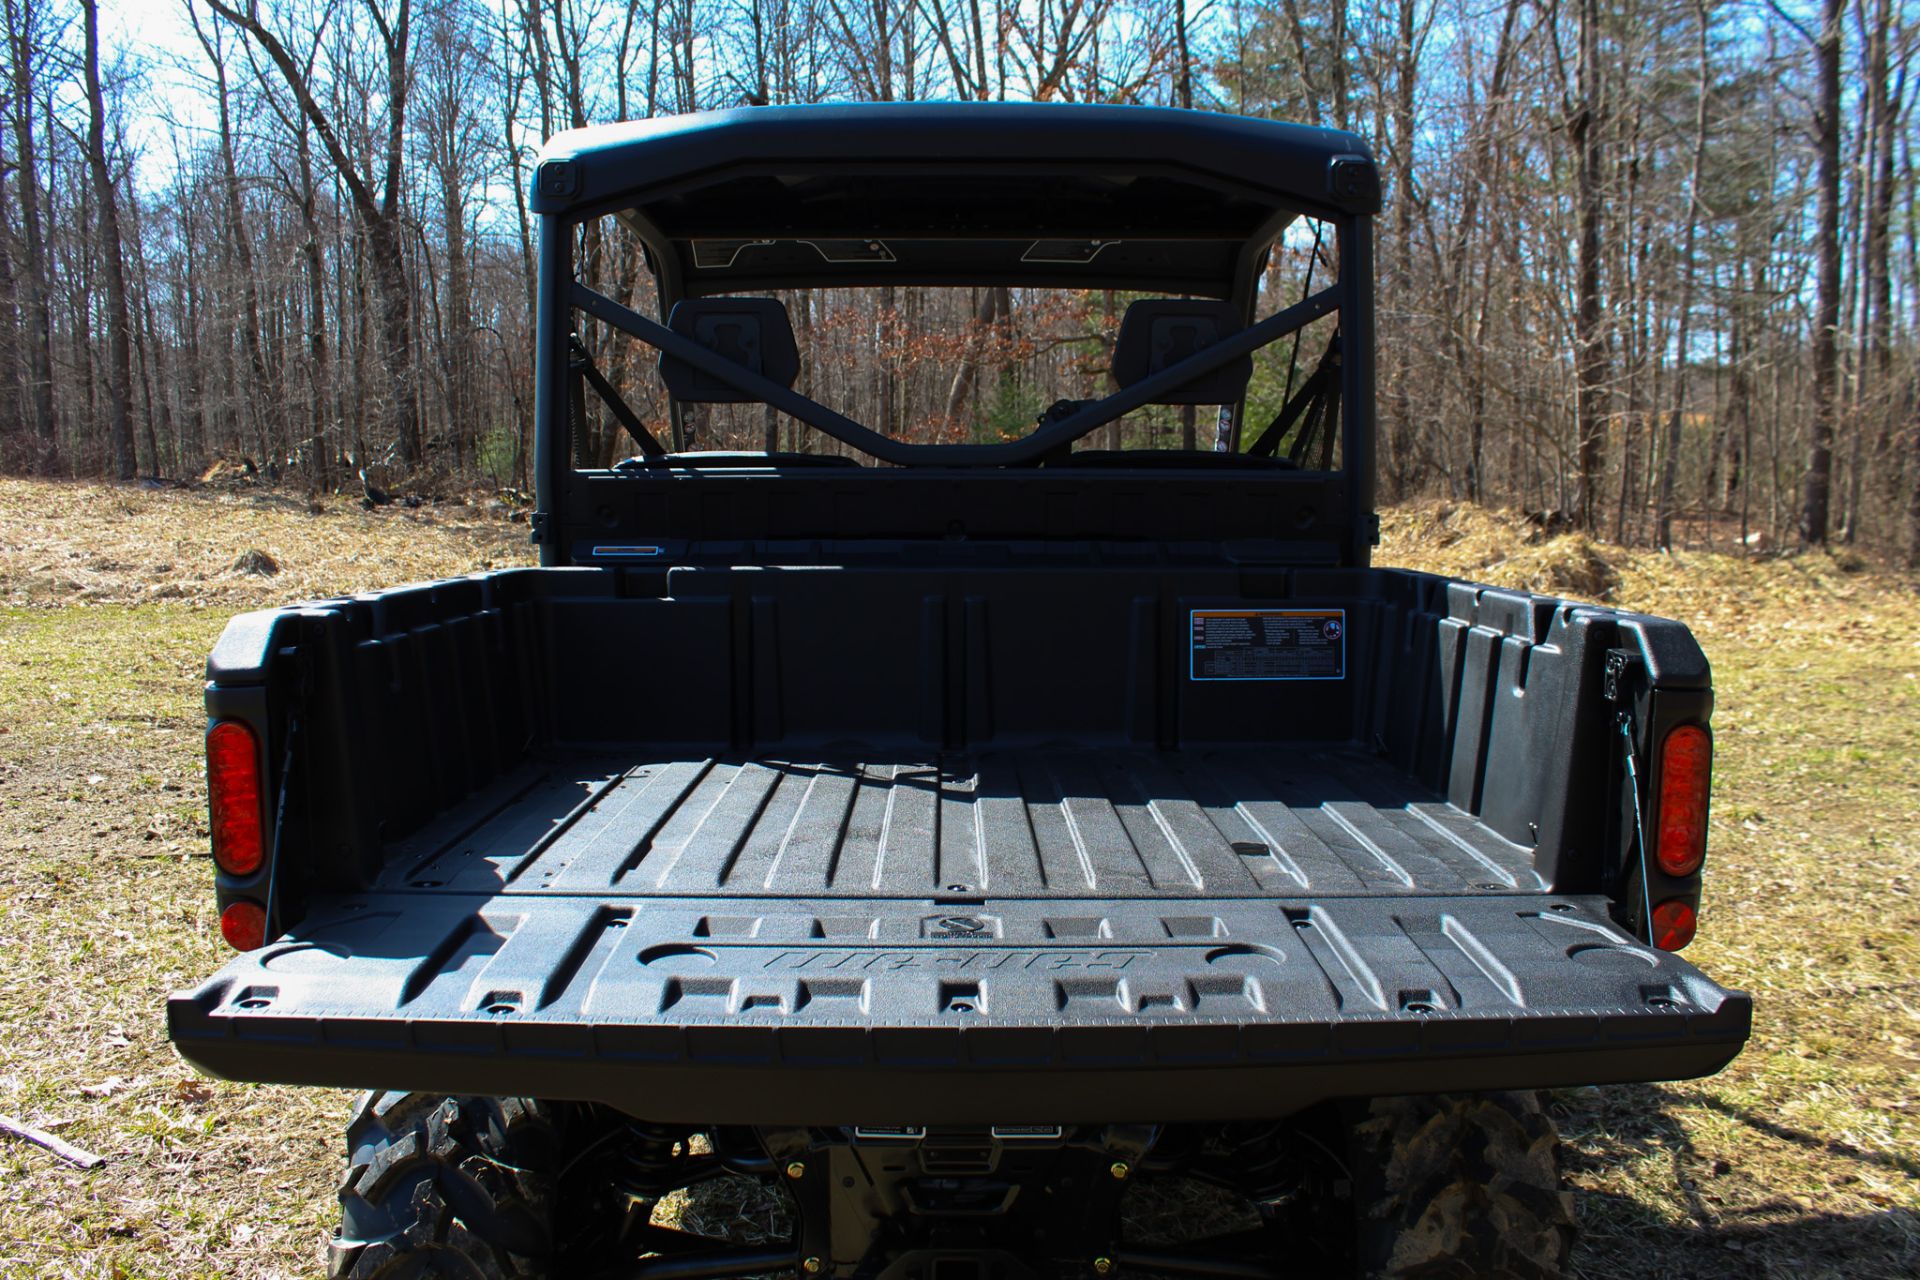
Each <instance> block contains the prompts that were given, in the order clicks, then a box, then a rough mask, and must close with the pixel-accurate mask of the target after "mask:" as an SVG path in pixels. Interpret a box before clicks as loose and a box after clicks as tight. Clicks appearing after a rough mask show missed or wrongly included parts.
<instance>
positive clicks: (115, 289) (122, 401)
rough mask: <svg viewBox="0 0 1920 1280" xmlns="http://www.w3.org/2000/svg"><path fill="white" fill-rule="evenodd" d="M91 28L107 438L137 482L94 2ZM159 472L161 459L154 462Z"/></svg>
mask: <svg viewBox="0 0 1920 1280" xmlns="http://www.w3.org/2000/svg"><path fill="white" fill-rule="evenodd" d="M80 12H81V16H82V18H83V20H84V25H85V28H86V53H85V60H84V68H85V75H86V85H87V113H88V114H87V168H88V170H89V171H90V172H91V173H92V175H93V198H94V200H95V202H96V217H97V218H98V231H99V234H98V237H97V239H98V249H99V253H100V259H101V262H102V264H103V270H104V272H105V275H106V284H107V433H108V437H109V439H110V440H111V441H112V443H113V469H114V473H115V474H116V475H118V476H119V477H120V478H121V479H122V480H131V479H133V477H134V472H135V471H136V470H137V468H138V465H139V464H138V461H137V460H136V459H135V457H134V451H133V419H132V416H131V405H132V401H133V356H132V354H131V352H132V348H131V347H130V346H129V345H128V341H129V339H128V332H127V331H128V330H129V329H130V328H131V327H132V321H131V320H130V319H129V317H128V312H127V275H126V263H125V262H124V261H123V260H122V258H121V256H120V202H119V197H118V194H117V193H116V192H115V191H114V182H113V170H112V168H111V167H110V166H109V165H108V163H107V104H106V95H105V94H104V93H103V92H102V91H101V88H100V13H99V9H98V7H97V6H96V5H95V3H94V0H81V3H80ZM154 465H155V467H156V469H157V468H158V465H159V459H158V458H155V459H154Z"/></svg>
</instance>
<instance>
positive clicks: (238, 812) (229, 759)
mask: <svg viewBox="0 0 1920 1280" xmlns="http://www.w3.org/2000/svg"><path fill="white" fill-rule="evenodd" d="M207 801H208V806H209V808H210V809H211V810H212V813H213V860H214V861H215V862H216V863H218V864H219V866H220V869H221V870H222V871H224V872H226V873H227V874H228V875H230V876H250V875H252V874H253V873H254V872H256V871H258V870H259V869H260V860H261V857H262V856H263V855H264V853H265V851H266V841H265V839H264V838H263V837H262V834H261V831H260V750H259V744H258V741H257V740H256V739H255V738H254V736H253V730H252V729H250V728H248V727H247V726H246V725H245V724H242V723H241V722H240V721H238V720H222V721H220V722H219V723H218V724H216V725H214V726H213V728H211V729H209V730H208V731H207ZM256 945H257V944H256Z"/></svg>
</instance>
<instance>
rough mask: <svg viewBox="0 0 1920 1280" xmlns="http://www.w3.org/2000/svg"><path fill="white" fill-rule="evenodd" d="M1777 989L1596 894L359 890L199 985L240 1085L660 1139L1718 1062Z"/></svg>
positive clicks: (218, 1059) (1278, 1109) (1508, 1081)
mask: <svg viewBox="0 0 1920 1280" xmlns="http://www.w3.org/2000/svg"><path fill="white" fill-rule="evenodd" d="M1750 1019H1751V1005H1750V1002H1749V1000H1748V998H1747V997H1746V996H1745V995H1744V994H1742V993H1739V992H1733V991H1728V990H1725V989H1723V988H1721V987H1719V986H1718V985H1716V984H1714V983H1713V982H1711V981H1710V980H1708V979H1707V978H1705V977H1704V976H1703V975H1701V974H1700V972H1699V971H1698V970H1696V969H1694V968H1693V967H1692V966H1691V965H1689V964H1688V963H1686V962H1685V961H1684V960H1681V959H1680V958H1678V957H1676V956H1671V955H1666V954H1663V953H1659V952H1655V951H1650V950H1648V949H1646V948H1644V947H1642V946H1640V945H1639V944H1638V943H1636V942H1634V941H1633V940H1631V939H1630V938H1628V937H1627V936H1626V935H1624V934H1623V933H1621V932H1620V931H1619V930H1618V929H1617V928H1615V927H1614V926H1613V925H1612V924H1611V923H1610V922H1608V921H1607V919H1606V916H1605V911H1604V903H1603V902H1601V901H1600V900H1597V899H1579V898H1556V897H1547V896H1540V895H1522V894H1501V895H1496V896H1489V897H1471V898H1400V899H1394V900H1384V899H1368V898H1354V899H1324V898H1323V899H1315V900H1313V901H1300V902H1287V901H1284V900H1282V901H1271V900H1269V901H1260V902H1247V901H1218V902H1206V901H1182V902H1177V903H1173V902H1164V901H1163V902H1155V903H1146V902H1139V901H1117V902H1104V903H1103V902H1074V903H1061V902H1035V901H1011V902H1001V901H993V900H989V901H987V902H982V903H966V904H955V903H934V902H918V903H916V902H886V903H875V902H872V901H827V900H823V901H812V902H792V901H781V902H775V901H764V902H756V901H743V900H742V899H740V898H731V899H724V900H714V901H711V902H702V901H691V900H676V901H657V900H653V901H641V902H638V903H631V902H629V903H622V904H619V905H615V904H612V903H609V902H605V901H596V900H592V899H587V898H575V897H569V896H560V895H547V894H542V895H538V896H534V895H526V896H514V895H503V896H498V897H486V896H478V895H476V896H471V897H469V896H466V895H427V894H402V893H392V894H378V895H370V896H363V897H360V898H356V899H341V900H338V901H336V902H333V903H330V904H328V905H327V906H325V907H324V908H323V909H321V910H318V911H316V912H314V913H312V914H310V915H309V916H308V918H307V919H306V920H305V921H303V922H302V925H301V927H300V929H299V930H298V931H297V932H296V933H295V934H294V935H291V936H289V937H287V938H285V939H282V940H281V941H279V942H277V943H275V944H273V945H271V946H269V947H267V948H265V949H263V950H261V951H258V952H254V953H250V954H248V955H245V956H241V957H239V958H237V959H235V960H234V961H233V962H231V963H230V964H229V965H228V966H227V967H226V968H225V969H224V970H222V971H221V972H220V973H219V974H218V975H216V976H215V977H214V978H213V979H211V980H210V981H208V982H207V983H205V984H204V985H202V986H201V987H200V988H198V989H197V990H194V991H190V992H183V993H180V994H178V995H175V996H174V997H173V998H172V1000H171V1001H170V1002H169V1005H168V1023H169V1028H170V1032H171V1035H172V1038H173V1040H174V1042H175V1044H176V1045H177V1046H178V1047H179V1049H180V1052H181V1053H182V1054H183V1055H184V1056H185V1057H186V1058H187V1059H188V1060H189V1061H191V1062H193V1063H195V1064H196V1065H197V1066H199V1067H201V1068H202V1069H203V1070H206V1071H208V1072H210V1073H212V1074H214V1075H218V1076H224V1077H227V1078H230V1079H241V1080H257V1081H269V1082H276V1083H286V1084H310V1085H330V1086H351V1087H380V1088H414V1089H422V1090H430V1091H434V1092H445V1093H480V1094H502V1095H533V1096H541V1097H553V1098H578V1099H592V1100H596V1101H601V1102H605V1103H608V1104H610V1105H613V1106H617V1107H620V1108H622V1109H625V1110H627V1111H629V1112H632V1113H634V1114H638V1115H642V1116H645V1117H648V1118H651V1119H656V1120H661V1121H684V1122H689V1123H726V1124H852V1123H867V1124H991V1123H1001V1124H1019V1123H1093V1122H1103V1121H1106V1122H1110V1121H1135V1120H1137V1121H1160V1122H1172V1121H1201V1120H1222V1119H1234V1118H1247V1117H1254V1116H1279V1115H1284V1114H1287V1113H1289V1112H1292V1111H1295V1110H1298V1109H1300V1108H1301V1107H1304V1106H1308V1105H1311V1104H1312V1103H1314V1102H1317V1101H1320V1100H1323V1099H1327V1098H1333V1097H1342V1096H1357V1097H1364V1096H1369V1095H1376V1094H1396V1093H1418V1092H1433V1091H1441V1090H1461V1089H1492V1088H1535V1087H1549V1086H1558V1085H1570V1084H1600V1083H1614V1082H1623V1081H1638V1080H1656V1079H1679V1078H1685V1077H1692V1076H1700V1075H1706V1074H1710V1073H1712V1072H1714V1071H1717V1070H1719V1069H1720V1068H1721V1067H1722V1066H1724V1065H1726V1063H1727V1062H1729V1061H1730V1060H1731V1059H1732V1058H1733V1057H1734V1055H1736V1054H1737V1053H1738V1052H1739V1051H1740V1048H1741V1046H1742V1045H1743V1044H1744V1043H1745V1041H1746V1038H1747V1034H1748V1029H1749V1023H1750Z"/></svg>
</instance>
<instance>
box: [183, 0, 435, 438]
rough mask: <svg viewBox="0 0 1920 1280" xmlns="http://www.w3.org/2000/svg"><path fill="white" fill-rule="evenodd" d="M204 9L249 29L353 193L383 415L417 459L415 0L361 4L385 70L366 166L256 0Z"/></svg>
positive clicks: (211, 2) (214, 1) (214, 2)
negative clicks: (410, 224)
mask: <svg viewBox="0 0 1920 1280" xmlns="http://www.w3.org/2000/svg"><path fill="white" fill-rule="evenodd" d="M207 7H208V8H210V9H212V10H213V11H214V12H215V13H217V14H219V15H220V16H221V17H222V18H224V19H226V20H227V21H228V22H230V23H232V24H233V25H234V26H236V27H238V28H239V29H240V30H242V31H244V32H246V34H247V35H248V36H250V37H251V38H252V39H253V41H254V43H255V44H256V45H257V46H258V47H259V49H260V51H261V52H262V53H264V54H265V55H266V56H267V58H268V60H269V61H271V62H272V63H273V65H274V67H275V68H276V69H277V70H278V71H279V73H280V75H281V77H282V78H283V79H284V80H285V82H286V86H287V88H288V90H289V91H291V93H292V94H293V98H294V101H295V102H296V103H298V104H299V107H300V110H301V111H302V112H303V113H304V114H305V115H306V117H307V120H308V122H309V123H311V124H312V125H313V131H314V135H315V136H316V137H318V138H319V139H320V144H321V146H322V147H323V148H324V149H325V150H326V152H327V156H328V158H329V159H330V160H331V161H332V162H333V167H334V171H335V173H336V174H337V175H338V177H339V179H340V181H341V183H342V184H343V185H344V186H345V187H346V189H347V192H348V194H349V195H350V196H351V198H352V202H353V210H354V214H355V216H356V218H357V219H358V220H359V223H360V226H361V228H362V230H363V231H364V232H365V233H366V237H367V249H368V261H369V265H370V267H371V269H372V275H373V283H374V290H375V292H376V294H377V295H378V298H379V307H380V336H381V355H382V359H383V363H384V365H385V368H386V374H387V387H386V395H385V398H384V401H385V402H384V406H383V414H382V416H383V419H384V422H385V426H386V428H387V434H388V437H389V438H390V439H391V440H392V441H393V442H394V444H395V446H396V447H397V448H398V450H399V454H400V457H401V459H402V460H403V461H405V462H407V463H417V462H419V461H420V460H421V444H422V441H421V436H420V420H419V414H418V407H417V404H416V400H415V394H416V392H415V387H414V363H413V331H412V330H413V317H412V313H413V306H412V302H413V298H412V293H411V290H410V289H409V287H408V282H407V269H406V246H405V235H406V228H405V225H404V218H403V213H404V199H405V187H404V185H403V184H404V180H405V173H404V169H403V166H404V163H405V159H406V145H405V143H406V129H407V97H408V93H409V91H410V89H411V88H412V76H411V74H410V71H409V66H408V60H409V57H410V56H411V53H412V47H413V33H412V28H411V19H412V4H411V0H394V2H393V4H392V7H391V9H390V10H389V8H388V7H386V6H385V5H383V4H382V3H381V2H380V0H362V6H361V8H362V10H363V12H364V13H365V15H366V18H367V20H368V22H369V23H370V24H371V26H372V30H373V34H374V36H375V40H374V51H375V54H376V56H377V58H378V60H379V62H380V64H382V70H383V72H384V74H383V75H381V76H380V79H381V81H382V82H383V83H382V86H381V87H382V88H383V90H384V97H385V102H384V111H385V115H386V130H385V138H384V140H383V141H384V145H383V146H382V147H380V148H379V149H378V152H377V153H376V154H374V155H369V156H367V157H366V160H367V161H370V162H371V163H364V164H363V162H361V161H357V160H356V158H355V157H354V155H353V153H352V151H351V150H349V147H348V145H347V142H346V141H345V140H344V139H343V138H342V136H341V134H340V131H339V130H338V129H337V128H336V126H335V118H334V116H333V114H332V113H331V112H328V111H327V110H325V109H324V108H322V106H321V105H320V102H319V100H318V98H317V97H316V96H315V92H314V86H313V78H312V74H311V72H310V70H308V69H303V68H302V67H301V65H300V64H299V63H298V62H296V61H295V60H294V58H293V56H292V54H290V53H289V52H288V51H287V46H286V43H285V42H284V41H282V40H281V38H280V37H279V36H278V35H276V34H274V32H273V31H271V30H270V29H268V27H267V26H266V24H265V23H264V22H263V21H262V19H261V17H260V6H259V3H258V0H247V2H246V3H245V4H244V5H243V6H242V7H241V8H237V9H236V8H232V7H229V6H228V5H226V4H224V3H222V2H221V0H207ZM328 16H331V14H329V15H328Z"/></svg>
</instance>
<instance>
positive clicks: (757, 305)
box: [660, 298, 800, 404]
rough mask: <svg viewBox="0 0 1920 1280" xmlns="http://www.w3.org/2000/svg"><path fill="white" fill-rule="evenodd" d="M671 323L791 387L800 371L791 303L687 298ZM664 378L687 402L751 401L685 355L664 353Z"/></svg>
mask: <svg viewBox="0 0 1920 1280" xmlns="http://www.w3.org/2000/svg"><path fill="white" fill-rule="evenodd" d="M667 327H668V328H669V329H672V330H673V331H674V332H675V333H677V334H680V335H681V336H683V337H687V338H692V339H693V340H694V341H695V342H697V343H699V344H700V345H701V346H703V347H708V348H710V349H712V350H714V351H716V352H718V353H719V354H721V355H723V356H725V357H726V358H727V359H729V360H732V361H734V362H736V363H738V364H743V365H745V366H746V367H747V368H749V369H751V370H753V371H754V372H755V373H757V374H759V375H760V376H761V377H763V378H768V379H771V380H772V381H774V382H777V383H779V384H780V385H781V386H783V387H791V386H792V385H793V380H794V379H795V378H797V377H799V376H800V349H799V347H798V346H797V345H795V343H794V340H793V324H792V323H791V322H790V321H789V320H788V319H787V308H786V307H785V306H784V305H783V304H782V303H781V302H780V301H779V300H777V299H775V298H685V299H682V300H681V301H679V302H676V303H674V304H673V314H671V315H669V316H668V317H667ZM660 380H661V381H662V382H665V383H666V384H667V393H668V394H669V395H671V396H672V397H673V398H674V399H675V400H678V401H680V402H681V403H683V404H735V403H740V402H744V401H749V400H752V399H753V397H752V396H750V395H748V394H746V393H745V392H744V391H737V390H735V389H734V388H732V387H730V386H728V385H727V384H726V383H724V382H722V381H721V380H720V379H718V378H716V377H713V376H711V375H710V374H706V373H702V372H701V371H700V370H698V369H696V368H694V367H693V366H692V365H690V364H688V363H687V362H686V361H684V360H678V359H675V358H674V357H673V356H670V355H667V354H666V353H665V352H662V353H661V354H660Z"/></svg>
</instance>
